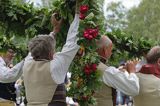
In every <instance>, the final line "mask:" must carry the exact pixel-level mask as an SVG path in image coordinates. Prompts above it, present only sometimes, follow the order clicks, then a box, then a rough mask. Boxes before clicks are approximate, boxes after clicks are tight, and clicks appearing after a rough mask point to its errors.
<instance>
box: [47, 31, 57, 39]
mask: <svg viewBox="0 0 160 106" xmlns="http://www.w3.org/2000/svg"><path fill="white" fill-rule="evenodd" d="M55 35H56V33H55V32H50V34H49V36H50V37H52V39H53V40H54V38H55Z"/></svg>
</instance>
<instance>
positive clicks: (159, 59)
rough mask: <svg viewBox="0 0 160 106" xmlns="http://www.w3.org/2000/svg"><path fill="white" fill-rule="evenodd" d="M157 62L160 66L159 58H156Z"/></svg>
mask: <svg viewBox="0 0 160 106" xmlns="http://www.w3.org/2000/svg"><path fill="white" fill-rule="evenodd" d="M157 63H158V65H159V66H160V58H158V60H157Z"/></svg>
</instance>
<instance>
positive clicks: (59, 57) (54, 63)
mask: <svg viewBox="0 0 160 106" xmlns="http://www.w3.org/2000/svg"><path fill="white" fill-rule="evenodd" d="M78 27H79V14H76V15H75V18H74V20H73V22H72V24H71V26H70V28H69V31H68V34H67V40H66V43H65V45H64V46H63V48H62V51H61V52H58V53H56V54H55V55H54V58H53V60H51V62H50V69H51V70H50V72H51V76H52V78H53V80H54V81H55V82H56V83H57V84H61V83H63V82H64V79H65V76H66V73H67V71H68V68H69V66H70V64H71V62H72V60H73V58H74V56H75V54H76V53H77V51H78V49H79V46H78V45H77V36H76V35H77V34H78ZM32 59H33V58H32V57H31V55H30V53H29V55H28V56H27V57H26V58H25V62H29V61H30V60H32ZM25 62H24V64H25ZM22 67H23V62H21V63H19V64H17V65H16V66H14V67H13V68H12V69H9V68H7V67H6V66H5V65H4V64H3V63H2V62H1V63H0V82H5V83H6V82H13V81H16V80H17V79H18V78H19V77H20V76H21V75H22V73H23V71H22Z"/></svg>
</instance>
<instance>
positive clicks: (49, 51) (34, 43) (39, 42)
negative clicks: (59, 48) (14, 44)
mask: <svg viewBox="0 0 160 106" xmlns="http://www.w3.org/2000/svg"><path fill="white" fill-rule="evenodd" d="M28 49H29V52H31V55H32V57H33V59H35V60H37V59H47V60H51V58H50V57H49V55H53V52H54V40H53V39H52V37H50V36H47V35H39V36H37V37H35V38H33V39H32V40H31V41H30V42H29V44H28Z"/></svg>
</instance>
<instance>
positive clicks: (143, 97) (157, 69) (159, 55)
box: [134, 46, 160, 106]
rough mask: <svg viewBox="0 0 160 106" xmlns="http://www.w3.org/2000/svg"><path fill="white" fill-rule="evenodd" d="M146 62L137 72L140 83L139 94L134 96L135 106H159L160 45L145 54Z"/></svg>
mask: <svg viewBox="0 0 160 106" xmlns="http://www.w3.org/2000/svg"><path fill="white" fill-rule="evenodd" d="M146 59H147V64H145V65H143V66H142V68H141V70H140V71H139V72H138V73H137V76H138V77H139V83H140V92H139V95H137V96H135V97H134V104H135V106H160V46H155V47H153V48H152V49H151V50H150V51H149V52H148V54H147V57H146Z"/></svg>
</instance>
